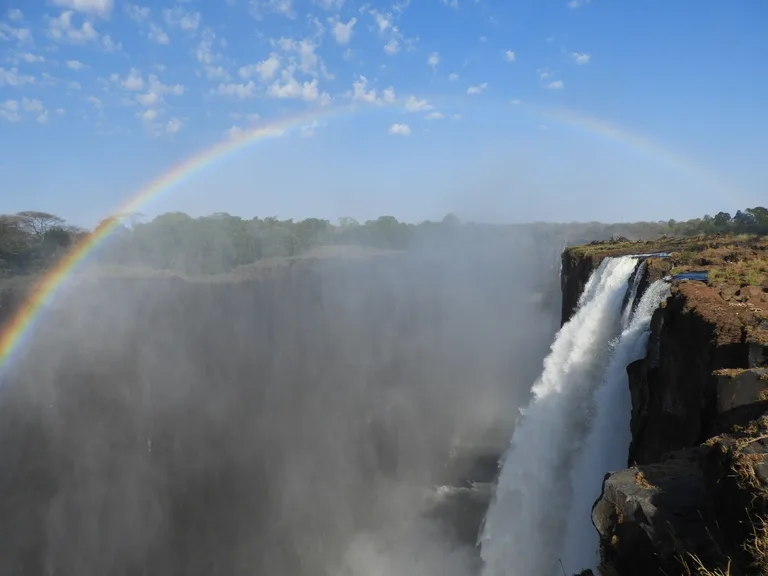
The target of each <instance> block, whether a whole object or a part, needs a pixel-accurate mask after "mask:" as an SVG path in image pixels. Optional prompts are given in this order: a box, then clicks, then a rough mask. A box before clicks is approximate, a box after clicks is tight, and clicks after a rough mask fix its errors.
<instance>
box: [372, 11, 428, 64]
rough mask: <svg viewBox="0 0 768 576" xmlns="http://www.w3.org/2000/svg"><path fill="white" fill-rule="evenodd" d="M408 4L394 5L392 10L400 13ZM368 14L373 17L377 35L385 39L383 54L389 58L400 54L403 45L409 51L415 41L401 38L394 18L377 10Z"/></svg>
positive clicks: (401, 35)
mask: <svg viewBox="0 0 768 576" xmlns="http://www.w3.org/2000/svg"><path fill="white" fill-rule="evenodd" d="M409 3H410V2H406V3H405V5H395V6H393V8H394V9H395V11H396V12H398V13H402V10H403V8H404V7H405V6H407V5H408V4H409ZM368 14H370V15H371V16H372V17H373V19H374V22H375V24H376V28H377V29H378V31H379V35H380V36H381V37H383V38H386V39H387V42H386V44H385V45H384V52H385V53H386V54H389V55H390V56H393V55H395V54H397V53H398V52H400V50H401V48H402V46H403V45H405V46H406V47H407V48H409V49H410V48H411V47H412V45H413V43H414V42H415V41H416V39H406V38H405V37H404V36H403V34H402V32H400V29H399V28H398V26H397V25H396V24H395V23H394V21H395V18H396V17H395V16H393V15H392V14H391V13H389V12H387V13H386V14H385V13H382V12H379V11H378V10H375V9H371V10H368Z"/></svg>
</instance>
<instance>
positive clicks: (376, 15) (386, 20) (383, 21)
mask: <svg viewBox="0 0 768 576" xmlns="http://www.w3.org/2000/svg"><path fill="white" fill-rule="evenodd" d="M370 14H371V16H373V19H374V20H375V21H376V26H377V27H378V29H379V34H384V32H386V31H387V30H388V29H389V28H391V27H392V15H391V14H382V13H381V12H379V11H377V10H371V11H370Z"/></svg>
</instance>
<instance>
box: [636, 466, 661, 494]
mask: <svg viewBox="0 0 768 576" xmlns="http://www.w3.org/2000/svg"><path fill="white" fill-rule="evenodd" d="M634 479H635V484H637V485H638V486H640V487H641V488H645V489H646V490H658V488H657V487H656V486H654V485H653V484H651V483H650V482H648V479H647V478H646V477H645V473H644V472H643V471H642V470H638V471H637V472H635V476H634Z"/></svg>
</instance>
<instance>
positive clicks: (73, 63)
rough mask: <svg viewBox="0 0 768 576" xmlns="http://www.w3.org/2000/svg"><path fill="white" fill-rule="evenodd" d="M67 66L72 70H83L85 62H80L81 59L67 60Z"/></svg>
mask: <svg viewBox="0 0 768 576" xmlns="http://www.w3.org/2000/svg"><path fill="white" fill-rule="evenodd" d="M67 68H69V69H70V70H82V69H83V68H85V64H83V63H82V62H80V60H67Z"/></svg>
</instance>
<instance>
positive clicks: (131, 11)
mask: <svg viewBox="0 0 768 576" xmlns="http://www.w3.org/2000/svg"><path fill="white" fill-rule="evenodd" d="M125 12H126V13H127V14H128V17H129V18H130V19H131V20H133V21H134V22H139V23H141V22H144V21H145V20H146V19H147V18H149V8H148V7H146V6H137V5H136V4H126V5H125Z"/></svg>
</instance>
